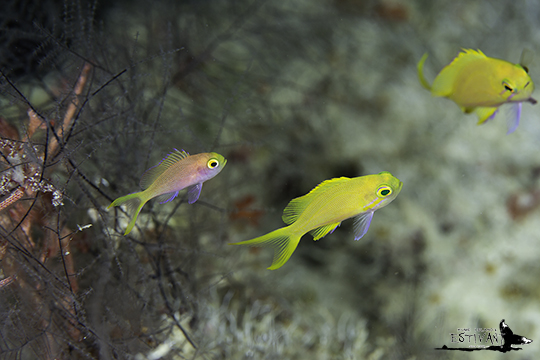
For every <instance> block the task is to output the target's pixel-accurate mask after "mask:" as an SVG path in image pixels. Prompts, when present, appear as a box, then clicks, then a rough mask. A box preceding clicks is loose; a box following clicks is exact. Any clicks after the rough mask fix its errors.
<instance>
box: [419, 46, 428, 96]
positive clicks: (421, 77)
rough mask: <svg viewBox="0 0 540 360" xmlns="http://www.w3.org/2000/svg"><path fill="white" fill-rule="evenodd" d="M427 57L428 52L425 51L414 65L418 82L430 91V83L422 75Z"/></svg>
mask: <svg viewBox="0 0 540 360" xmlns="http://www.w3.org/2000/svg"><path fill="white" fill-rule="evenodd" d="M427 57H428V53H425V54H424V55H423V56H422V58H421V59H420V61H419V62H418V65H416V69H417V70H418V80H419V81H420V84H422V86H423V87H424V88H426V89H427V90H429V91H431V85H430V84H429V83H428V82H427V80H426V78H425V77H424V63H425V62H426V59H427Z"/></svg>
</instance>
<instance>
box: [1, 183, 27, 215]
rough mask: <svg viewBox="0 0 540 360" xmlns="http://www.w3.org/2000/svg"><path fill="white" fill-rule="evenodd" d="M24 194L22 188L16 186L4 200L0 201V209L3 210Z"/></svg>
mask: <svg viewBox="0 0 540 360" xmlns="http://www.w3.org/2000/svg"><path fill="white" fill-rule="evenodd" d="M23 195H24V188H22V187H18V188H17V190H15V191H14V192H13V193H12V194H11V195H9V196H8V197H7V198H6V199H5V200H4V201H2V202H1V203H0V211H2V210H4V209H5V208H7V207H8V206H10V205H11V204H13V203H15V202H17V201H19V199H20V198H22V197H23Z"/></svg>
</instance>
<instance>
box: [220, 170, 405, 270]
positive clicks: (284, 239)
mask: <svg viewBox="0 0 540 360" xmlns="http://www.w3.org/2000/svg"><path fill="white" fill-rule="evenodd" d="M402 185H403V184H402V182H401V181H399V180H398V179H397V178H395V177H394V176H392V174H390V173H389V172H386V171H385V172H381V173H379V174H375V175H366V176H360V177H356V178H346V177H341V178H336V179H330V180H326V181H324V182H322V183H321V184H320V185H318V186H317V187H315V188H314V189H313V190H311V192H309V193H308V194H306V195H304V196H302V197H299V198H296V199H293V200H292V201H291V202H290V203H289V205H287V207H286V208H285V210H284V211H283V221H284V222H285V223H286V224H288V225H289V226H286V227H283V228H281V229H278V230H275V231H272V232H271V233H268V234H266V235H263V236H260V237H258V238H255V239H252V240H247V241H242V242H238V243H233V244H230V245H250V246H262V247H271V248H273V249H274V261H273V262H272V266H270V267H269V268H268V269H270V270H275V269H277V268H280V267H281V266H283V264H285V263H286V262H287V260H289V258H290V257H291V255H292V253H293V252H294V250H295V249H296V247H297V245H298V243H299V242H300V238H301V237H302V236H303V235H304V234H306V233H307V232H310V233H311V234H312V235H313V240H319V239H320V238H322V237H324V236H325V235H327V234H329V233H332V232H333V231H334V230H335V229H336V228H337V227H338V226H339V225H340V224H341V222H342V221H343V220H346V219H349V218H351V217H356V219H355V223H354V233H355V240H358V239H360V238H361V237H362V236H364V234H365V233H366V232H367V230H368V228H369V225H370V223H371V219H372V218H373V213H374V212H375V210H377V209H380V208H381V207H383V206H386V205H388V204H389V203H390V202H391V201H392V200H394V199H395V198H396V196H397V195H398V194H399V192H400V191H401V187H402Z"/></svg>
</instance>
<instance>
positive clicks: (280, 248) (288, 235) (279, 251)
mask: <svg viewBox="0 0 540 360" xmlns="http://www.w3.org/2000/svg"><path fill="white" fill-rule="evenodd" d="M301 237H302V235H298V234H294V233H292V231H291V229H290V226H287V227H284V228H281V229H277V230H274V231H272V232H270V233H268V234H266V235H263V236H259V237H256V238H255V239H251V240H246V241H241V242H237V243H230V244H229V245H248V246H258V247H269V248H272V249H274V260H273V261H272V265H271V266H270V267H269V268H268V269H269V270H276V269H279V268H280V267H282V266H283V265H284V264H285V263H286V262H287V261H288V260H289V258H290V257H291V255H292V254H293V252H294V250H296V247H297V246H298V243H299V242H300V238H301Z"/></svg>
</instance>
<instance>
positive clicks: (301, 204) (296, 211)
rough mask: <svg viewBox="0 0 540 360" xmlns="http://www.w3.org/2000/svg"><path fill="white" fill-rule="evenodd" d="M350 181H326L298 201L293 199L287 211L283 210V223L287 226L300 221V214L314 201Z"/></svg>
mask: <svg viewBox="0 0 540 360" xmlns="http://www.w3.org/2000/svg"><path fill="white" fill-rule="evenodd" d="M349 180H350V178H347V177H340V178H335V179H330V180H325V181H323V182H322V183H320V184H319V185H317V186H316V187H315V188H314V189H313V190H311V191H310V192H309V193H307V194H306V195H304V196H300V197H298V198H296V199H292V200H291V202H290V203H289V205H287V207H286V208H285V210H283V216H282V217H281V218H282V219H283V222H285V224H287V225H290V224H292V223H293V222H295V221H296V220H297V219H298V217H299V216H300V214H302V213H303V212H304V210H305V209H306V207H307V206H308V205H309V204H310V203H311V202H312V201H313V199H314V198H315V197H317V196H319V195H320V194H322V193H324V192H326V191H328V190H329V189H331V188H333V187H334V186H337V185H340V184H343V183H344V182H346V181H349Z"/></svg>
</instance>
